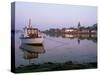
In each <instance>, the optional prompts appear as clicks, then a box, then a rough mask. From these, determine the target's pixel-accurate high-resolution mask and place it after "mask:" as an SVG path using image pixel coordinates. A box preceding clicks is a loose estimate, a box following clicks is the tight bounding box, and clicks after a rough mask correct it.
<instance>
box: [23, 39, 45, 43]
mask: <svg viewBox="0 0 100 75" xmlns="http://www.w3.org/2000/svg"><path fill="white" fill-rule="evenodd" d="M21 43H22V44H42V43H43V38H22V39H21Z"/></svg>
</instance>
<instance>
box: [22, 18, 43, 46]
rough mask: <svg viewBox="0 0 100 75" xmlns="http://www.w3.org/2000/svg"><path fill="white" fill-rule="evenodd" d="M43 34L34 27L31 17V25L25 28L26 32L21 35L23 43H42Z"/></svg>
mask: <svg viewBox="0 0 100 75" xmlns="http://www.w3.org/2000/svg"><path fill="white" fill-rule="evenodd" d="M43 39H44V38H43V34H42V32H41V31H40V30H38V29H37V28H33V27H32V25H31V19H29V25H28V26H27V27H25V28H24V33H23V34H22V35H21V43H22V44H36V45H39V44H42V43H43Z"/></svg>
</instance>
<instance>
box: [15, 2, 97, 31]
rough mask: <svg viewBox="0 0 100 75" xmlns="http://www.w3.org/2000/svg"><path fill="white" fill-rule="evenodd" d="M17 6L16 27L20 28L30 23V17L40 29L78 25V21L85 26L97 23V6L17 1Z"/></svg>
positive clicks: (33, 23) (34, 25) (33, 24)
mask: <svg viewBox="0 0 100 75" xmlns="http://www.w3.org/2000/svg"><path fill="white" fill-rule="evenodd" d="M15 7H16V14H15V19H16V22H15V26H16V27H15V29H19V30H21V29H22V28H24V27H25V26H27V25H28V22H29V19H31V24H32V26H33V27H35V28H38V29H40V30H46V29H49V28H64V27H67V28H69V27H77V24H78V22H80V24H81V25H82V26H85V27H86V26H92V25H93V24H96V23H97V7H95V6H78V5H62V4H45V3H34V4H33V3H30V2H28V3H26V2H16V6H15ZM26 9H27V10H26ZM23 12H24V13H23Z"/></svg>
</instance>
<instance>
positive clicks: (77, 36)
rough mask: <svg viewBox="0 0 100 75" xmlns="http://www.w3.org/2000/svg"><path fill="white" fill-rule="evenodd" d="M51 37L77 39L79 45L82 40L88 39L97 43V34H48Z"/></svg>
mask: <svg viewBox="0 0 100 75" xmlns="http://www.w3.org/2000/svg"><path fill="white" fill-rule="evenodd" d="M46 35H48V36H50V37H56V38H59V37H62V38H68V39H77V41H78V44H80V41H81V40H84V39H87V40H91V41H93V42H94V43H97V34H61V33H48V34H46Z"/></svg>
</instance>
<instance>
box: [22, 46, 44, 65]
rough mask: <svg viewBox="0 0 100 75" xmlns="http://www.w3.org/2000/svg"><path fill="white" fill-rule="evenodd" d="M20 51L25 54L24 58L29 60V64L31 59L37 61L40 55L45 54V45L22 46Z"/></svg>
mask: <svg viewBox="0 0 100 75" xmlns="http://www.w3.org/2000/svg"><path fill="white" fill-rule="evenodd" d="M20 49H21V50H22V51H23V52H24V55H23V58H24V59H26V60H29V64H30V63H31V59H36V58H38V57H39V54H43V53H45V49H44V47H43V45H30V44H21V46H20Z"/></svg>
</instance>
